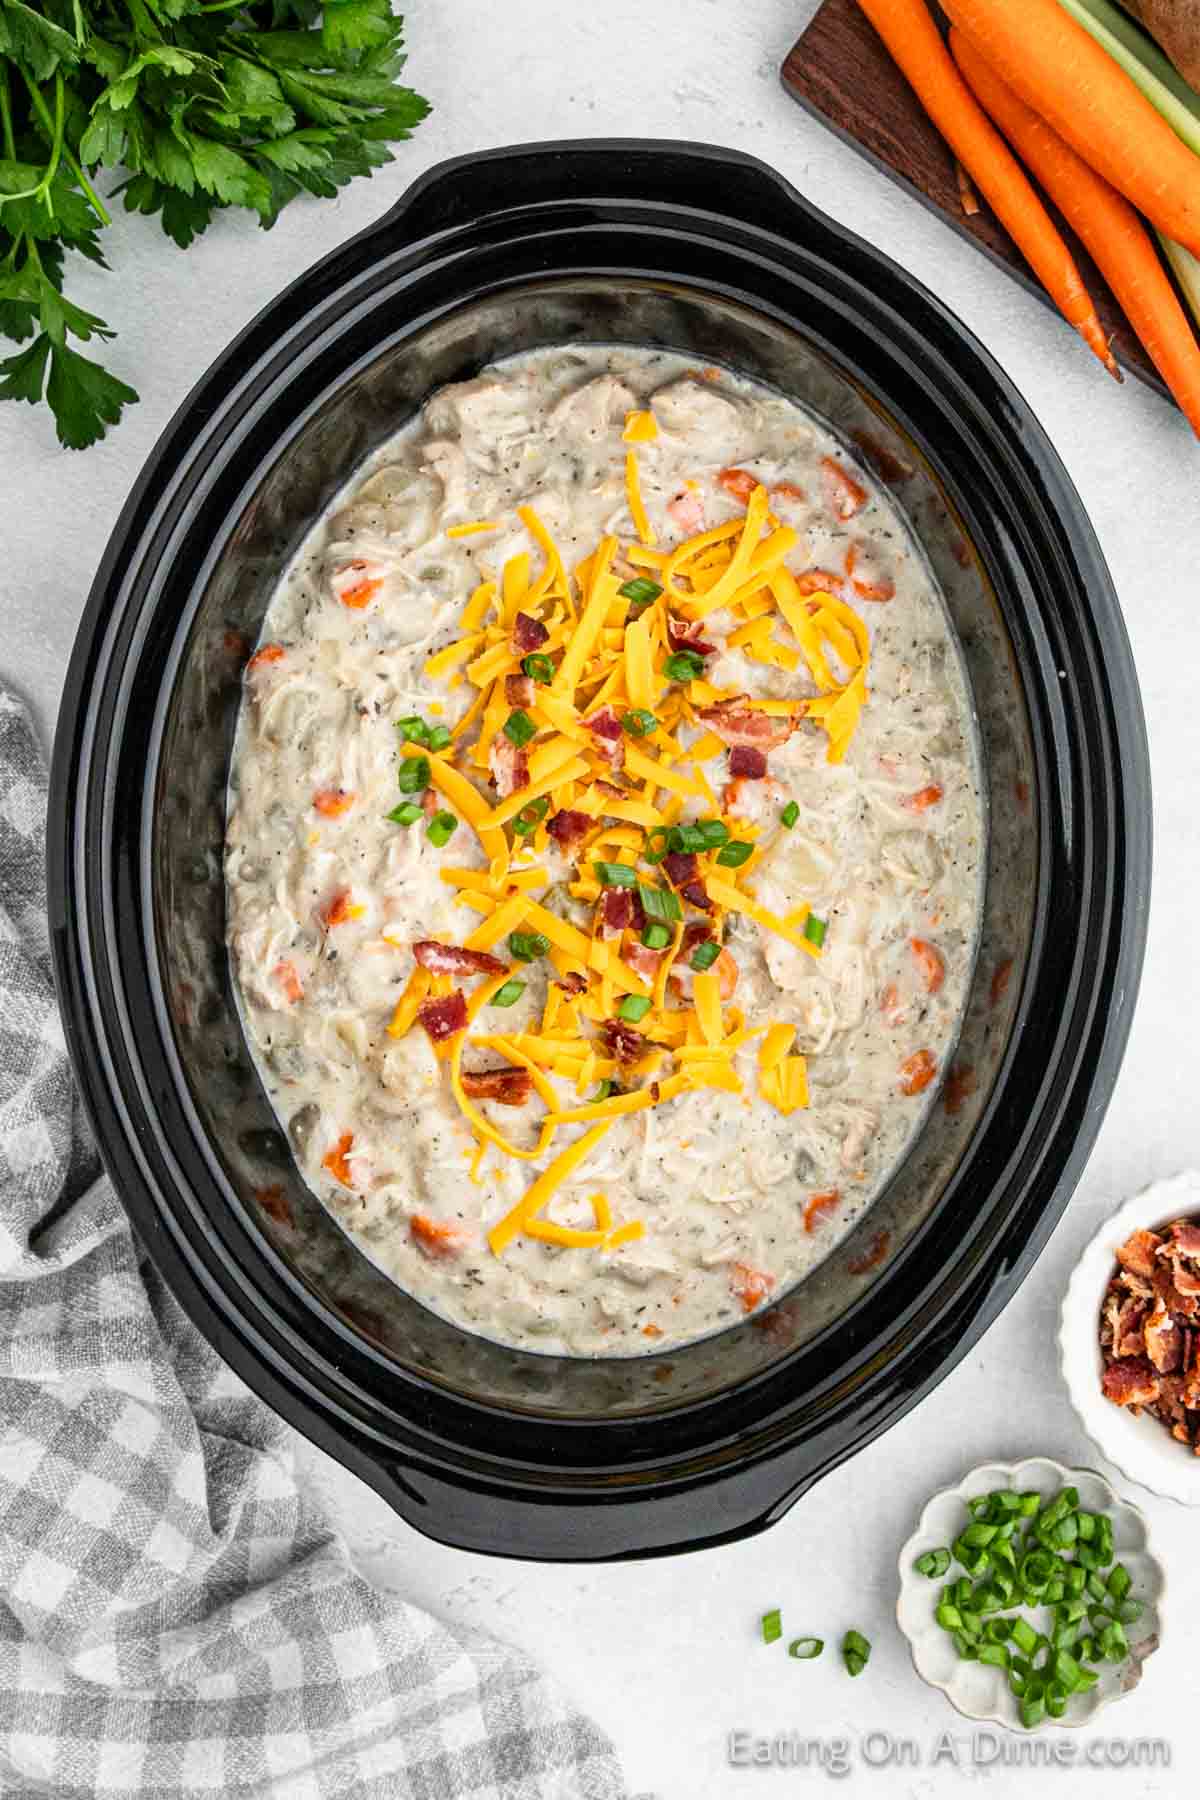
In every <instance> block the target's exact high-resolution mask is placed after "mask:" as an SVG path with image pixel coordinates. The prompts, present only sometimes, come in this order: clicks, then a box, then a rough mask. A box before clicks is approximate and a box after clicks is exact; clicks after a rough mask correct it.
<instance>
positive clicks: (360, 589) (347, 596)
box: [335, 558, 383, 612]
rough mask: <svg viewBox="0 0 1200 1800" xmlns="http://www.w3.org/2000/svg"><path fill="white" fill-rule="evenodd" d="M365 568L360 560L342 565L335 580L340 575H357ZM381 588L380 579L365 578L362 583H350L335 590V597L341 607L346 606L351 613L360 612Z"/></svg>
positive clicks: (365, 565)
mask: <svg viewBox="0 0 1200 1800" xmlns="http://www.w3.org/2000/svg"><path fill="white" fill-rule="evenodd" d="M366 567H367V564H366V563H365V562H363V561H362V560H361V558H360V559H359V560H357V561H355V562H348V563H344V564H343V565H342V567H341V568H340V569H339V570H338V571H337V577H335V580H336V579H337V578H338V577H340V576H342V575H349V574H352V573H357V572H358V570H360V569H365V568H366ZM382 586H383V581H382V580H381V579H378V578H375V577H372V576H367V577H366V579H365V580H363V581H352V582H351V583H350V585H349V586H348V587H344V588H339V589H337V597H338V599H339V600H340V601H341V603H342V605H343V606H348V607H349V608H350V609H351V611H352V612H361V611H362V609H363V607H364V606H366V605H367V603H368V602H369V601H370V600H372V599H373V598H374V596H375V595H376V594H377V593H378V592H379V590H380V588H381V587H382Z"/></svg>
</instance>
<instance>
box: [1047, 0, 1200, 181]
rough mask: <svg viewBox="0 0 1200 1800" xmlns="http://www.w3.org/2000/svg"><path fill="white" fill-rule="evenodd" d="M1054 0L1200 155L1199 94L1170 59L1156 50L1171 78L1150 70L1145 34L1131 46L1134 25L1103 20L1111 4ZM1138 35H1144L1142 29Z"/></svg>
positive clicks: (1092, 0)
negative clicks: (1115, 24)
mask: <svg viewBox="0 0 1200 1800" xmlns="http://www.w3.org/2000/svg"><path fill="white" fill-rule="evenodd" d="M1058 3H1059V5H1060V6H1061V7H1062V8H1063V9H1064V11H1066V12H1068V13H1070V15H1071V17H1072V18H1073V19H1074V20H1075V21H1076V23H1077V24H1080V25H1082V26H1083V28H1084V30H1085V31H1087V32H1090V33H1091V35H1092V37H1094V38H1095V40H1096V42H1097V43H1098V44H1100V45H1101V46H1102V48H1103V49H1105V50H1107V51H1108V54H1109V55H1110V56H1111V57H1112V59H1113V61H1114V62H1115V63H1117V64H1119V66H1120V67H1121V68H1122V69H1124V71H1125V73H1126V75H1128V76H1129V78H1130V80H1131V81H1132V82H1134V83H1135V85H1136V86H1137V87H1139V88H1140V89H1141V91H1142V93H1143V94H1144V95H1145V96H1146V99H1147V100H1149V102H1150V104H1151V106H1153V107H1154V109H1155V111H1156V112H1159V113H1161V114H1162V116H1163V118H1164V119H1165V120H1166V121H1167V124H1168V125H1169V126H1170V127H1171V129H1172V131H1174V132H1175V134H1176V136H1177V137H1181V138H1182V139H1183V141H1184V143H1185V144H1186V145H1187V146H1188V148H1189V150H1194V151H1196V152H1197V154H1198V155H1200V95H1197V94H1196V93H1194V92H1193V90H1192V89H1191V88H1189V87H1188V86H1187V84H1186V82H1184V81H1183V80H1182V78H1181V77H1180V76H1179V75H1178V74H1177V72H1176V71H1175V70H1174V69H1173V68H1171V65H1170V63H1166V58H1165V57H1163V56H1162V53H1161V51H1159V52H1157V57H1158V60H1159V61H1161V62H1163V63H1166V67H1167V69H1168V70H1169V71H1170V74H1171V77H1172V79H1171V80H1170V81H1169V82H1168V81H1167V80H1166V79H1165V78H1164V77H1163V76H1162V75H1160V74H1156V73H1155V72H1154V68H1152V67H1151V63H1152V61H1154V59H1153V58H1152V57H1151V56H1150V55H1148V54H1147V49H1149V50H1154V48H1155V46H1153V45H1152V44H1151V43H1150V40H1149V38H1146V40H1145V46H1142V45H1138V46H1137V48H1136V49H1135V48H1133V47H1132V43H1131V39H1132V34H1133V33H1134V32H1135V31H1136V30H1137V27H1136V26H1134V25H1133V24H1132V23H1131V21H1129V20H1128V19H1126V18H1124V17H1123V18H1122V19H1121V21H1120V26H1121V29H1120V31H1119V32H1118V31H1117V30H1116V29H1113V28H1111V27H1110V24H1109V23H1105V20H1110V19H1111V17H1112V15H1113V14H1114V12H1115V8H1113V7H1111V6H1107V5H1104V4H1103V3H1102V0H1058ZM1138 35H1139V36H1144V34H1143V33H1139V34H1138ZM1156 66H1157V65H1156Z"/></svg>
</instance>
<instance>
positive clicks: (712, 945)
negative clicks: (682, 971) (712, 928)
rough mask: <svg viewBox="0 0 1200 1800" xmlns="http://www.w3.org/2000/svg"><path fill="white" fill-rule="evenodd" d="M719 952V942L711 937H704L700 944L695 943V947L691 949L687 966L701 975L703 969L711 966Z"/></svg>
mask: <svg viewBox="0 0 1200 1800" xmlns="http://www.w3.org/2000/svg"><path fill="white" fill-rule="evenodd" d="M720 954H721V946H720V944H718V943H717V942H716V941H715V940H714V939H713V938H705V940H704V942H703V943H702V944H697V945H696V948H695V949H694V950H693V951H692V954H691V956H690V957H689V958H688V967H689V968H692V969H695V970H696V971H697V972H698V973H699V974H701V975H703V973H704V971H705V969H711V968H712V966H713V964H714V963H715V962H716V960H717V958H718V956H720Z"/></svg>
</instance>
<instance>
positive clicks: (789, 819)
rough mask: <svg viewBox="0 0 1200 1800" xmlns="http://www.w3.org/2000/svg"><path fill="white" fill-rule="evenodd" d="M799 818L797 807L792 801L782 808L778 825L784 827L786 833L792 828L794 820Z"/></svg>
mask: <svg viewBox="0 0 1200 1800" xmlns="http://www.w3.org/2000/svg"><path fill="white" fill-rule="evenodd" d="M799 817H800V808H799V806H797V804H796V802H795V801H794V800H789V801H788V803H787V805H786V806H785V807H784V809H783V811H782V812H781V813H780V815H779V823H780V824H781V825H782V826H784V827H785V828H786V829H787V830H788V831H790V830H791V829H792V826H793V825H794V824H795V823H796V820H797V819H798V818H799Z"/></svg>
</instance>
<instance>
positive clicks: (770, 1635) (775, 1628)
mask: <svg viewBox="0 0 1200 1800" xmlns="http://www.w3.org/2000/svg"><path fill="white" fill-rule="evenodd" d="M759 1623H760V1625H761V1628H762V1641H763V1643H764V1644H773V1643H775V1641H776V1640H777V1639H778V1638H781V1637H782V1636H783V1617H782V1615H781V1613H780V1611H779V1608H778V1607H777V1606H773V1607H772V1608H771V1610H770V1612H765V1613H764V1614H763V1616H762V1618H761V1620H760V1621H759Z"/></svg>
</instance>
